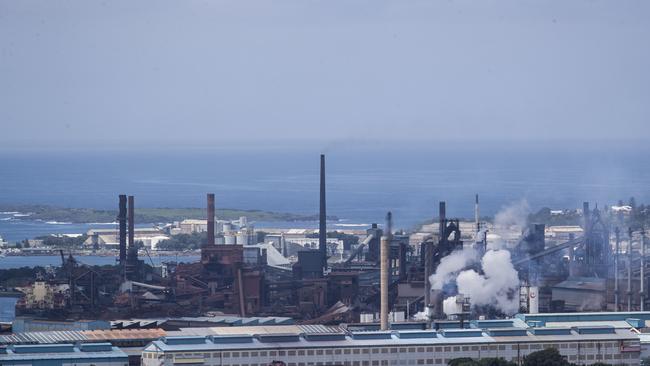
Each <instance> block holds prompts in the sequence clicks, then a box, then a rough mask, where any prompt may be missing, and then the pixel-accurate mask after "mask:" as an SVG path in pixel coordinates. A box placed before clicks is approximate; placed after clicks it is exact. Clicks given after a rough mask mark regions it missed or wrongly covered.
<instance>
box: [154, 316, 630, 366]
mask: <svg viewBox="0 0 650 366" xmlns="http://www.w3.org/2000/svg"><path fill="white" fill-rule="evenodd" d="M506 323H507V322H506ZM545 348H556V349H557V350H558V351H559V352H560V353H561V354H562V355H563V356H565V357H566V358H567V359H568V360H569V361H570V362H572V363H576V364H582V365H588V364H593V363H596V362H606V363H615V364H621V365H638V364H639V353H640V345H639V338H638V337H637V336H636V335H634V334H632V333H630V332H629V331H627V330H619V329H615V328H610V327H576V328H530V329H526V328H518V327H499V326H498V324H494V327H493V328H488V329H442V330H438V331H435V330H410V331H408V330H405V331H392V332H391V331H366V332H347V333H344V332H330V333H323V332H314V333H302V334H298V333H262V334H246V335H242V334H239V335H232V334H231V335H213V336H180V337H164V338H162V339H160V340H158V341H155V342H152V343H151V344H150V345H149V346H147V347H146V348H145V350H144V351H143V353H142V365H143V366H173V365H177V364H192V365H224V366H227V365H232V366H234V365H238V366H251V365H254V366H266V365H269V364H271V363H272V362H283V363H284V364H286V365H287V366H309V365H323V366H327V365H344V366H388V365H446V364H447V363H448V362H449V361H450V360H452V359H455V358H461V357H470V358H474V359H480V358H491V357H497V358H504V359H506V360H510V361H514V362H517V363H518V364H521V363H522V362H523V358H524V357H525V356H526V355H528V354H530V353H533V352H536V351H539V350H542V349H545Z"/></svg>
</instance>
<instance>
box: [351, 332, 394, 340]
mask: <svg viewBox="0 0 650 366" xmlns="http://www.w3.org/2000/svg"><path fill="white" fill-rule="evenodd" d="M352 338H353V339H356V340H369V339H373V340H374V339H392V333H391V332H358V333H352Z"/></svg>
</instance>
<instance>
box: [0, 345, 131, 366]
mask: <svg viewBox="0 0 650 366" xmlns="http://www.w3.org/2000/svg"><path fill="white" fill-rule="evenodd" d="M128 364H129V360H128V357H127V355H126V354H125V353H124V352H122V351H121V350H120V349H119V348H117V347H113V346H112V345H111V344H110V343H86V344H81V345H74V344H47V345H13V346H9V347H3V348H0V365H3V366H10V365H43V366H64V365H66V366H68V365H75V366H93V365H95V366H128Z"/></svg>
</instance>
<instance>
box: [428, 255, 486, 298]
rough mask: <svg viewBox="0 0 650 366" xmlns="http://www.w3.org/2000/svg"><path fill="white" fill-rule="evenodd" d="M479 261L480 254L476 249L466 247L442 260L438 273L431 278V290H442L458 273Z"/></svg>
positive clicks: (437, 269)
mask: <svg viewBox="0 0 650 366" xmlns="http://www.w3.org/2000/svg"><path fill="white" fill-rule="evenodd" d="M478 260H479V257H478V252H477V251H476V249H474V248H470V247H464V248H463V249H461V250H456V251H454V252H452V253H451V254H450V255H448V256H446V257H444V258H442V260H441V261H440V264H439V265H438V268H436V273H434V274H432V275H431V276H429V283H430V284H431V290H442V288H443V287H444V285H446V284H448V283H450V282H451V281H452V280H453V279H454V278H455V277H456V275H457V274H458V272H460V271H462V270H463V269H465V268H467V266H469V265H470V264H472V263H475V262H477V261H478Z"/></svg>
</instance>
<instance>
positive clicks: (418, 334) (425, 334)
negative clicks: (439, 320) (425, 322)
mask: <svg viewBox="0 0 650 366" xmlns="http://www.w3.org/2000/svg"><path fill="white" fill-rule="evenodd" d="M395 334H396V335H397V336H398V337H399V338H401V339H415V338H436V335H437V333H436V332H435V331H433V330H422V331H411V332H396V333H395Z"/></svg>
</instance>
